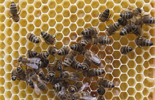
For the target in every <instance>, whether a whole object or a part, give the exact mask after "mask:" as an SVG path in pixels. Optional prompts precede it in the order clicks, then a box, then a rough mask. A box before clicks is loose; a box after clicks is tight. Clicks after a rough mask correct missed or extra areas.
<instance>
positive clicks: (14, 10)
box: [10, 2, 21, 22]
mask: <svg viewBox="0 0 155 100" xmlns="http://www.w3.org/2000/svg"><path fill="white" fill-rule="evenodd" d="M20 12H21V10H20V11H19V7H17V6H16V4H15V3H14V2H11V4H10V14H11V16H10V18H12V19H13V20H14V21H15V22H18V21H19V20H20V17H19V14H20Z"/></svg>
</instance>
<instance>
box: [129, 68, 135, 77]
mask: <svg viewBox="0 0 155 100" xmlns="http://www.w3.org/2000/svg"><path fill="white" fill-rule="evenodd" d="M128 75H129V77H134V76H135V75H136V71H135V69H129V71H128Z"/></svg>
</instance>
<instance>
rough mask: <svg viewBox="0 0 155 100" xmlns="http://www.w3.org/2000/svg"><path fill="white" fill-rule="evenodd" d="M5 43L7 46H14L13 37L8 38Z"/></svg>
mask: <svg viewBox="0 0 155 100" xmlns="http://www.w3.org/2000/svg"><path fill="white" fill-rule="evenodd" d="M5 43H6V44H7V45H11V44H12V38H11V37H8V38H6V39H5Z"/></svg>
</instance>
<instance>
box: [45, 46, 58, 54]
mask: <svg viewBox="0 0 155 100" xmlns="http://www.w3.org/2000/svg"><path fill="white" fill-rule="evenodd" d="M47 51H48V53H49V54H50V55H54V54H55V53H56V47H54V46H50V47H49V48H48V50H47Z"/></svg>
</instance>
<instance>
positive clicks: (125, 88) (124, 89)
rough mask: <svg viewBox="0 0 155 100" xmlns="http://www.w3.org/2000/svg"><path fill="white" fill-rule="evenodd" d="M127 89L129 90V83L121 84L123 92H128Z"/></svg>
mask: <svg viewBox="0 0 155 100" xmlns="http://www.w3.org/2000/svg"><path fill="white" fill-rule="evenodd" d="M127 88H128V84H127V83H121V84H120V89H121V90H122V91H126V90H127Z"/></svg>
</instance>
